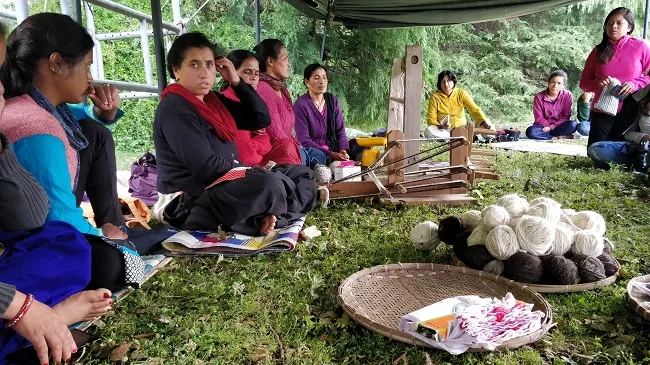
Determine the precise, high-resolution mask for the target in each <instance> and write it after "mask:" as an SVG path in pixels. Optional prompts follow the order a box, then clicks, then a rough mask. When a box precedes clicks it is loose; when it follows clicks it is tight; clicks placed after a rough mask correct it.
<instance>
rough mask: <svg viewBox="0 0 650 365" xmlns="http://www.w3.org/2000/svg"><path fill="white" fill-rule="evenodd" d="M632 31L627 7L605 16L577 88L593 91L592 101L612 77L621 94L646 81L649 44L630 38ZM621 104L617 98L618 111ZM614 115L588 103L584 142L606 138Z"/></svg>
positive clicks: (631, 18) (632, 21)
mask: <svg viewBox="0 0 650 365" xmlns="http://www.w3.org/2000/svg"><path fill="white" fill-rule="evenodd" d="M632 31H634V14H633V13H632V12H631V11H630V10H629V9H627V8H623V7H620V8H616V9H614V10H612V11H611V12H610V13H609V14H608V15H607V18H605V24H604V25H603V40H602V41H601V42H600V44H598V45H597V46H596V47H595V48H594V49H593V50H592V51H591V53H590V54H589V57H587V61H586V63H585V68H584V70H583V72H582V77H581V78H580V88H581V89H582V90H583V91H585V92H593V93H595V97H594V101H598V99H599V98H600V94H601V93H602V91H603V88H606V87H607V86H609V84H610V83H612V80H613V79H617V80H618V81H620V83H621V88H620V91H619V94H620V95H621V97H624V96H627V95H630V94H632V93H634V92H635V91H637V90H639V89H642V88H643V87H645V86H646V85H648V84H650V76H648V71H650V47H648V44H647V43H646V42H645V41H644V40H643V39H638V38H634V37H631V36H630V34H632ZM595 104H596V103H594V104H593V105H595ZM622 104H623V102H622V100H621V101H620V102H619V105H618V110H619V111H620V110H621V106H622ZM614 118H615V116H613V115H609V114H605V113H603V112H602V111H601V110H599V109H597V108H595V107H594V106H592V114H591V131H590V132H589V141H588V142H587V144H588V145H591V144H592V143H595V142H599V141H605V140H607V134H608V133H609V131H610V129H611V128H612V125H613V124H614Z"/></svg>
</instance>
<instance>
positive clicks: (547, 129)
mask: <svg viewBox="0 0 650 365" xmlns="http://www.w3.org/2000/svg"><path fill="white" fill-rule="evenodd" d="M550 131H551V127H544V128H542V132H546V133H548V132H550Z"/></svg>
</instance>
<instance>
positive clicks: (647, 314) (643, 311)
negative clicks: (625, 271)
mask: <svg viewBox="0 0 650 365" xmlns="http://www.w3.org/2000/svg"><path fill="white" fill-rule="evenodd" d="M634 282H641V283H650V275H646V276H640V277H638V278H634V279H632V280H630V282H629V283H627V303H628V304H629V305H630V307H631V308H632V309H633V310H634V311H635V312H637V313H638V314H639V315H640V316H641V317H643V319H645V320H646V321H650V310H648V309H647V308H646V307H644V306H643V302H647V301H650V297H649V296H648V295H644V294H643V293H642V292H641V291H640V290H639V289H636V288H634V287H633V286H632V283H634Z"/></svg>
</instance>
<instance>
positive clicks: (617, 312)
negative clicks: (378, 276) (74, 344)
mask: <svg viewBox="0 0 650 365" xmlns="http://www.w3.org/2000/svg"><path fill="white" fill-rule="evenodd" d="M497 169H498V172H499V173H500V174H501V175H502V179H501V180H499V181H487V180H480V181H479V182H478V183H477V184H476V186H475V192H473V194H474V195H475V196H477V197H479V196H482V197H483V198H482V199H479V201H478V203H479V205H480V206H485V205H487V204H490V203H493V202H494V201H495V200H496V199H497V198H498V197H499V196H501V195H503V194H506V193H510V192H517V193H520V194H523V195H525V196H526V197H528V198H534V197H537V196H549V197H552V198H554V199H556V200H557V201H559V202H561V203H562V204H563V205H564V206H565V207H570V208H574V209H577V210H585V209H591V210H596V211H598V212H600V213H601V214H603V215H604V216H605V218H606V220H607V223H608V232H607V236H608V237H609V238H610V239H611V240H612V241H613V242H614V243H615V244H616V251H615V256H616V257H617V258H620V259H624V264H623V279H622V280H620V281H619V282H617V283H616V284H615V285H613V286H610V287H606V288H603V289H600V290H595V291H590V292H586V293H574V294H548V295H545V298H546V299H548V301H549V302H550V303H551V305H552V307H553V312H554V313H553V314H554V320H555V322H556V323H557V327H556V328H555V329H553V330H552V331H551V333H550V334H549V335H547V336H546V337H544V338H543V339H542V340H541V341H539V342H538V343H536V344H534V345H531V346H526V347H524V348H521V349H518V350H514V351H510V352H506V353H491V354H465V355H461V356H457V357H454V356H450V355H448V354H446V353H443V352H441V351H425V350H424V349H422V348H418V347H412V346H408V345H405V344H402V343H399V342H395V341H391V340H388V339H387V338H385V337H382V336H380V335H378V334H375V333H373V332H371V331H368V330H366V329H365V328H364V327H362V326H360V325H358V324H356V323H355V322H353V321H351V320H350V318H349V317H347V315H345V314H344V313H343V311H342V309H341V307H340V306H339V305H338V304H337V288H338V286H339V284H340V283H341V282H342V281H343V280H344V279H345V278H346V277H348V276H349V275H351V274H353V273H355V272H356V271H358V270H361V269H363V268H368V267H371V266H374V265H380V264H390V263H397V262H435V263H450V257H449V252H448V251H447V250H446V249H445V247H440V248H439V249H437V250H435V251H433V252H428V251H418V250H416V249H414V248H413V247H412V246H411V245H410V243H409V241H408V233H409V231H410V229H411V228H412V227H413V226H414V225H415V224H417V223H419V222H421V221H424V220H433V221H438V220H440V219H441V218H443V217H445V216H447V215H450V214H456V213H459V212H461V211H463V210H465V209H469V207H465V208H451V207H432V208H428V207H427V208H424V207H414V208H410V207H395V206H375V205H372V203H370V202H368V201H366V202H351V201H346V202H334V203H332V204H331V205H330V207H329V208H327V209H322V208H321V209H317V210H316V211H315V212H313V213H312V214H310V215H309V217H308V219H307V224H308V225H317V226H318V227H319V228H320V229H321V231H322V232H323V235H322V236H320V237H318V238H316V239H314V240H312V241H310V242H301V243H300V244H299V245H298V247H297V250H296V252H294V253H286V254H280V255H274V256H262V257H256V258H240V259H224V260H219V259H217V258H181V259H175V260H174V261H173V262H172V263H170V265H168V267H166V268H165V269H164V270H162V272H160V273H159V274H157V275H156V276H155V277H154V278H152V279H151V280H150V281H149V282H148V283H146V284H145V285H144V288H142V289H141V290H138V291H136V292H135V293H133V294H132V295H131V296H130V297H128V298H127V299H126V300H124V301H123V302H121V303H119V304H118V305H116V306H115V309H114V313H113V314H111V315H108V316H106V317H105V318H104V319H103V325H102V326H101V327H102V328H101V329H99V328H97V329H96V331H97V332H98V333H99V334H100V336H101V337H102V342H101V343H100V345H98V346H96V347H95V353H94V354H93V355H92V358H88V359H86V360H85V363H88V364H109V363H111V361H109V360H108V357H109V353H110V351H111V350H112V349H114V348H115V347H117V346H118V345H120V344H122V343H125V342H133V343H132V345H131V350H130V351H129V352H128V353H127V354H126V356H127V357H128V361H127V363H130V364H162V363H163V361H164V364H255V363H259V364H276V363H287V364H387V365H390V364H393V363H394V361H395V360H396V359H398V358H400V357H401V356H402V355H403V354H405V357H406V359H408V364H425V363H432V364H495V365H496V364H563V363H568V362H574V363H576V364H586V363H589V362H592V363H603V364H648V363H650V339H649V331H648V329H649V326H648V325H647V324H644V323H642V322H641V320H640V318H638V317H636V316H634V315H633V314H631V313H630V312H629V311H628V309H627V305H626V298H625V284H626V282H627V279H629V278H630V277H632V276H635V275H637V273H650V263H649V262H648V261H647V258H648V254H649V253H650V246H649V245H648V238H649V237H650V215H649V214H648V202H649V201H650V199H649V195H648V184H647V179H646V178H645V177H640V176H638V175H633V174H630V173H627V172H624V171H621V170H618V169H613V170H611V171H601V170H596V169H594V168H593V167H592V164H591V163H590V161H589V160H587V159H586V158H581V157H565V156H548V155H534V154H526V153H519V152H503V153H500V155H499V157H498V159H497ZM528 179H536V180H537V181H538V182H539V186H540V188H539V189H537V190H530V191H525V190H524V185H525V183H526V181H527V180H528ZM479 192H480V194H479ZM474 208H476V207H474ZM443 246H444V245H443ZM147 333H148V336H145V338H140V339H137V340H134V336H137V335H141V334H147ZM427 357H430V359H431V362H428V359H427ZM397 363H398V364H404V362H403V361H399V362H397Z"/></svg>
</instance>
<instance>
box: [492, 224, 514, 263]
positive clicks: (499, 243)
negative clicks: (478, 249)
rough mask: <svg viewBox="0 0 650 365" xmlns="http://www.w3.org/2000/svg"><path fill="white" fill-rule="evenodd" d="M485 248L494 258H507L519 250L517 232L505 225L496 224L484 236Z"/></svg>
mask: <svg viewBox="0 0 650 365" xmlns="http://www.w3.org/2000/svg"><path fill="white" fill-rule="evenodd" d="M485 248H487V250H488V252H489V253H490V255H492V256H494V258H496V259H499V260H507V259H509V258H510V256H512V255H514V254H516V253H517V252H519V242H518V241H517V234H516V233H515V231H514V230H513V229H512V228H510V227H508V226H506V225H501V226H496V227H494V228H492V230H491V231H490V232H488V234H487V236H485Z"/></svg>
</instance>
